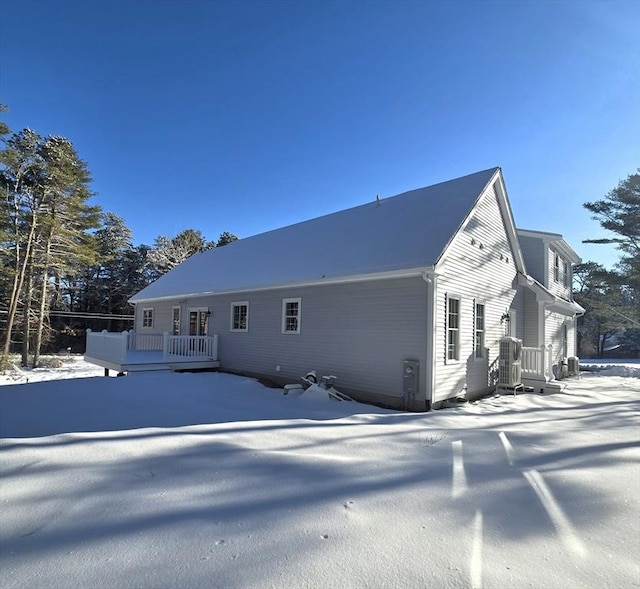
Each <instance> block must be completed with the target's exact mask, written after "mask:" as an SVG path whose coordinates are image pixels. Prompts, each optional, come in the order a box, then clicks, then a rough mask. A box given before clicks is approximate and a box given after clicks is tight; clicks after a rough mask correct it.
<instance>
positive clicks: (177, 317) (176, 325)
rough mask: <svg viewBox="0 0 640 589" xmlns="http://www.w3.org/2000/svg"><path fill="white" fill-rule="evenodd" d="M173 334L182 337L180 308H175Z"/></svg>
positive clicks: (172, 321)
mask: <svg viewBox="0 0 640 589" xmlns="http://www.w3.org/2000/svg"><path fill="white" fill-rule="evenodd" d="M171 333H172V334H173V335H180V307H173V310H172V317H171Z"/></svg>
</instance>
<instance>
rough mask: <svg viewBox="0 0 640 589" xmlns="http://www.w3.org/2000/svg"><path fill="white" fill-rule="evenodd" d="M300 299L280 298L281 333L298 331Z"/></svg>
mask: <svg viewBox="0 0 640 589" xmlns="http://www.w3.org/2000/svg"><path fill="white" fill-rule="evenodd" d="M301 308H302V299H301V298H295V299H282V333H300V311H301Z"/></svg>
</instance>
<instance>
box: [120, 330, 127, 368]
mask: <svg viewBox="0 0 640 589" xmlns="http://www.w3.org/2000/svg"><path fill="white" fill-rule="evenodd" d="M128 349H129V332H128V331H127V330H125V331H123V332H122V350H121V354H122V358H121V360H122V363H123V364H124V363H125V362H126V360H127V350H128Z"/></svg>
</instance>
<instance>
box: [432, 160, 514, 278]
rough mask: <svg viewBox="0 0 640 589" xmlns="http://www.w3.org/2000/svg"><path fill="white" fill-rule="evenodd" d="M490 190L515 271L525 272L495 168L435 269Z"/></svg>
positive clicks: (498, 170)
mask: <svg viewBox="0 0 640 589" xmlns="http://www.w3.org/2000/svg"><path fill="white" fill-rule="evenodd" d="M490 188H493V191H494V193H495V195H496V201H497V203H498V209H499V210H500V217H501V219H502V224H503V226H504V229H505V232H506V235H507V242H508V243H509V248H510V249H511V255H512V257H513V262H514V265H515V267H516V271H518V272H523V273H524V271H525V265H524V257H523V256H522V250H521V249H520V242H519V241H518V233H517V230H516V224H515V221H514V220H513V212H512V211H511V205H510V204H509V198H508V196H507V189H506V187H505V185H504V179H503V178H502V170H501V169H500V168H497V169H496V171H495V173H494V174H493V176H492V177H491V179H490V180H489V182H487V185H486V186H485V187H484V188H483V189H482V191H481V192H480V194H479V195H478V198H477V199H476V201H475V202H474V203H473V206H472V207H471V210H470V211H469V212H468V213H467V215H466V217H465V218H464V219H463V221H462V223H460V226H459V227H458V229H457V230H456V231H455V233H454V234H453V235H452V236H451V238H450V239H449V241H448V242H447V245H446V246H445V247H444V249H443V250H442V253H441V254H440V256H439V257H438V259H437V260H436V267H440V266H441V265H442V263H443V262H444V260H445V259H446V258H447V257H448V256H449V254H450V248H451V245H452V244H453V242H454V240H455V238H456V237H457V236H458V235H459V234H460V233H461V232H462V231H463V230H464V228H465V227H466V226H467V225H468V224H469V222H470V221H471V219H472V218H473V217H474V216H475V215H476V213H477V211H478V209H479V208H480V205H481V203H482V201H483V200H484V199H485V198H486V197H487V192H488V191H489V189H490Z"/></svg>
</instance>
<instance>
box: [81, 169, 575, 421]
mask: <svg viewBox="0 0 640 589" xmlns="http://www.w3.org/2000/svg"><path fill="white" fill-rule="evenodd" d="M578 261H579V258H578V256H577V255H576V254H575V252H574V251H573V250H572V249H571V248H570V247H569V246H568V244H566V242H564V240H563V239H562V237H561V236H559V235H556V234H550V233H542V232H535V231H518V230H517V229H516V227H515V224H514V220H513V215H512V212H511V208H510V205H509V200H508V198H507V192H506V188H505V184H504V179H503V176H502V171H501V170H500V168H491V169H489V170H484V171H481V172H477V173H475V174H471V175H468V176H464V177H462V178H458V179H455V180H451V181H448V182H442V183H440V184H436V185H433V186H429V187H427V188H421V189H418V190H412V191H409V192H405V193H403V194H400V195H398V196H394V197H390V198H383V199H379V198H378V199H375V200H372V202H369V203H366V204H363V205H360V206H357V207H354V208H351V209H347V210H344V211H340V212H337V213H333V214H330V215H326V216H323V217H319V218H316V219H311V220H309V221H305V222H302V223H298V224H295V225H291V226H288V227H284V228H282V229H277V230H274V231H269V232H267V233H263V234H260V235H256V236H253V237H249V238H245V239H242V240H240V241H237V242H234V243H232V244H229V245H226V246H225V247H222V248H217V249H213V250H210V251H206V252H203V253H200V254H197V255H194V256H192V257H191V258H189V259H188V260H186V261H185V262H184V263H182V264H181V265H179V266H178V267H176V268H175V269H173V270H171V271H170V272H169V273H167V274H166V275H164V276H162V277H161V278H159V279H158V280H157V281H156V282H154V283H152V284H150V285H149V286H148V287H146V288H145V289H143V290H142V291H140V292H139V293H137V294H136V295H134V296H133V297H132V298H131V302H132V303H134V305H135V330H134V332H133V333H127V332H125V333H124V334H107V333H103V334H92V333H89V334H88V338H87V359H88V360H89V361H93V362H95V363H97V364H99V365H101V366H105V367H107V368H109V367H110V368H114V369H118V370H120V371H123V370H134V369H135V368H136V362H137V366H144V367H145V369H149V368H151V367H152V364H153V362H152V360H151V358H150V356H147V358H146V359H139V360H135V359H133V358H132V355H133V354H147V355H148V354H150V353H151V352H154V353H155V354H157V355H158V360H157V361H156V363H155V366H156V367H163V368H167V367H170V368H177V367H180V366H185V367H186V366H188V365H189V364H188V363H190V365H191V366H192V367H214V366H219V367H220V369H222V370H228V371H235V372H240V373H243V374H248V375H254V376H259V377H265V378H269V379H271V380H274V381H276V382H279V383H286V382H298V381H299V379H300V377H301V376H302V375H304V374H306V373H307V372H308V371H309V370H311V369H315V370H317V372H318V374H319V375H321V374H334V375H337V376H338V382H337V386H338V388H339V389H340V390H342V391H344V392H347V393H349V394H350V395H352V396H354V397H355V398H357V399H360V400H363V401H367V402H372V403H377V404H382V405H386V406H391V407H396V408H404V409H410V410H416V411H423V410H427V409H429V408H431V407H437V406H439V405H440V404H441V403H442V402H443V401H445V400H447V399H450V398H452V397H458V396H465V397H467V398H471V397H476V396H480V395H483V394H485V393H487V392H489V391H491V390H493V389H495V387H496V378H497V374H498V354H499V342H500V340H501V338H503V337H504V336H505V335H511V336H514V337H517V338H520V339H521V340H522V341H523V343H524V346H525V347H524V348H523V356H522V362H523V364H522V377H523V378H522V380H523V382H525V384H533V385H534V386H536V387H539V388H540V389H543V390H544V389H545V388H548V387H552V386H553V384H554V379H555V377H556V376H562V374H563V368H562V366H563V362H565V359H566V358H568V357H569V356H572V355H574V354H575V317H576V315H578V314H580V313H581V311H582V310H581V307H579V306H578V305H577V304H576V303H575V302H573V300H572V296H571V288H570V285H571V264H574V263H576V262H578ZM145 338H147V340H146V341H145ZM207 346H208V347H207ZM204 347H207V349H206V350H205V349H204ZM214 348H215V353H214V352H213V350H214ZM160 353H162V359H160ZM107 356H109V360H105V358H106V357H107ZM127 362H129V364H127ZM145 362H146V364H145ZM172 362H173V364H172ZM182 362H185V364H182Z"/></svg>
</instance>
